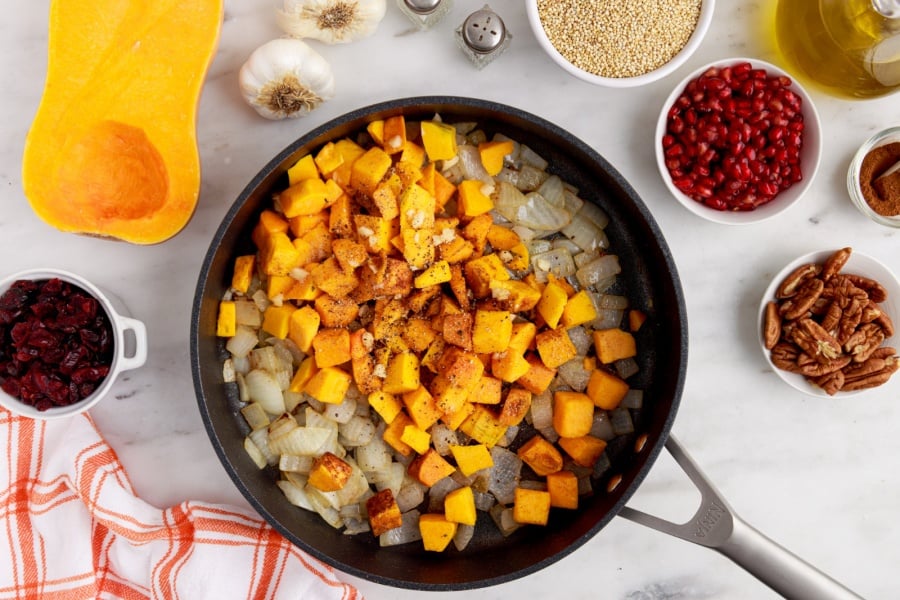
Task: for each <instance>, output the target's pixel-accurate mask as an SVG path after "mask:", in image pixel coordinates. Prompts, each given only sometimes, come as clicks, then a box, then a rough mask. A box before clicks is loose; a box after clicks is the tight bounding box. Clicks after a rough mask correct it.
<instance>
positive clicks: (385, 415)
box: [368, 390, 403, 435]
mask: <svg viewBox="0 0 900 600" xmlns="http://www.w3.org/2000/svg"><path fill="white" fill-rule="evenodd" d="M368 400H369V406H371V407H372V408H373V409H374V410H375V412H377V413H378V415H379V416H380V417H381V418H382V419H383V420H384V422H385V423H387V424H390V423H391V422H392V421H393V420H394V418H395V417H396V416H397V415H398V414H399V413H400V411H402V410H403V403H402V402H401V401H400V399H399V398H397V397H396V396H395V395H394V394H389V393H387V392H385V391H384V390H378V391H375V392H371V393H370V394H369V395H368ZM401 435H402V434H401Z"/></svg>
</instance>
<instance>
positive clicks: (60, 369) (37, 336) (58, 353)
mask: <svg viewBox="0 0 900 600" xmlns="http://www.w3.org/2000/svg"><path fill="white" fill-rule="evenodd" d="M112 340H113V336H112V326H111V324H110V321H109V318H108V316H107V315H106V313H105V312H104V311H103V310H102V308H101V307H100V304H99V303H98V302H97V300H96V299H95V298H93V297H92V296H90V295H89V294H88V293H87V292H85V291H84V290H82V289H81V288H79V287H77V286H75V285H72V284H70V283H68V282H65V281H63V280H61V279H59V278H51V279H47V280H43V281H29V280H19V281H16V282H14V283H13V284H12V285H11V286H10V288H9V289H8V290H7V291H6V292H4V293H3V295H2V296H0V389H3V391H4V392H6V393H7V394H9V395H10V396H14V397H16V398H18V399H20V400H21V401H23V402H25V403H26V404H30V405H31V406H33V407H35V408H36V409H37V410H41V411H42V410H47V409H48V408H52V407H54V406H67V405H70V404H73V403H75V402H78V401H80V400H83V399H84V398H86V397H87V396H89V395H91V394H92V393H93V392H94V390H96V389H97V387H99V385H100V384H101V383H102V382H103V380H104V379H105V378H106V377H107V375H108V374H109V369H110V365H111V364H112V352H113V348H112Z"/></svg>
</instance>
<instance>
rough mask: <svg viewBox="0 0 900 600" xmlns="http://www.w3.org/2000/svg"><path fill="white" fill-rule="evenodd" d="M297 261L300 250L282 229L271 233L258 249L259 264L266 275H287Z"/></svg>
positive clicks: (296, 264) (298, 261)
mask: <svg viewBox="0 0 900 600" xmlns="http://www.w3.org/2000/svg"><path fill="white" fill-rule="evenodd" d="M299 263H300V252H299V251H298V250H297V248H295V247H294V243H293V242H292V241H291V238H290V237H288V234H287V233H285V232H283V231H277V232H275V233H272V234H271V235H270V236H269V238H268V242H267V243H266V244H265V245H264V246H263V247H262V248H261V249H260V266H261V267H262V269H263V272H264V273H265V274H266V275H288V274H289V273H290V272H291V270H293V269H294V268H296V267H299V266H300V264H299Z"/></svg>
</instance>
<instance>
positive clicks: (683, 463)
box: [619, 435, 861, 600]
mask: <svg viewBox="0 0 900 600" xmlns="http://www.w3.org/2000/svg"><path fill="white" fill-rule="evenodd" d="M666 449H667V450H668V451H669V453H670V454H671V455H672V457H673V458H674V459H675V461H676V462H677V463H678V465H679V466H680V467H681V468H682V469H683V470H684V472H685V473H686V474H687V475H688V477H690V479H691V481H692V482H693V483H694V485H695V486H696V488H697V490H698V491H699V492H700V495H701V501H700V508H698V509H697V512H696V513H695V514H694V516H693V517H692V518H691V519H689V520H688V521H687V522H686V523H683V524H680V525H679V524H676V523H672V522H670V521H666V520H665V519H661V518H659V517H655V516H653V515H649V514H647V513H644V512H641V511H639V510H636V509H633V508H630V507H627V506H626V507H624V508H623V509H622V510H621V511H620V512H619V514H620V515H621V516H623V517H625V518H626V519H628V520H630V521H634V522H635V523H640V524H641V525H645V526H647V527H650V528H652V529H656V530H657V531H661V532H663V533H667V534H669V535H672V536H675V537H678V538H681V539H683V540H687V541H689V542H692V543H694V544H699V545H701V546H706V547H708V548H712V549H714V550H716V551H718V552H720V553H721V554H723V555H725V556H726V557H728V558H730V559H731V560H732V561H734V562H735V563H736V564H738V565H739V566H741V567H743V568H744V569H745V570H746V571H747V572H748V573H750V574H751V575H753V576H754V577H756V578H757V579H759V580H760V581H762V582H763V583H765V584H766V585H768V586H769V587H770V588H772V589H773V590H775V591H776V592H778V593H779V594H781V595H782V596H784V597H785V598H791V599H792V600H848V599H856V600H861V596H858V595H857V594H855V593H853V592H852V591H850V590H849V589H847V588H846V587H844V586H843V585H841V584H840V583H838V582H837V581H835V580H834V579H832V578H831V577H829V576H828V575H826V574H825V573H823V572H821V571H819V570H818V569H816V568H815V567H813V566H812V565H810V564H809V563H807V562H805V561H803V560H802V559H800V558H799V557H797V556H796V555H795V554H793V553H791V552H790V551H788V550H787V549H785V548H783V547H782V546H780V545H778V544H777V543H775V542H774V541H772V540H771V539H769V538H768V537H766V536H765V535H763V534H762V533H760V532H759V531H757V530H756V529H754V528H753V527H752V526H750V525H749V524H748V523H747V522H745V521H744V520H742V519H741V518H740V517H739V516H738V515H737V514H736V513H735V512H734V511H733V510H732V509H731V507H730V506H729V505H728V503H727V502H726V501H725V499H724V498H723V497H722V495H721V494H720V493H719V492H718V490H716V488H715V487H714V486H713V485H712V483H711V482H710V481H709V480H708V479H707V478H706V475H704V474H703V472H702V471H700V469H699V468H698V467H697V464H696V463H695V462H694V461H693V459H691V457H690V456H689V455H688V453H687V452H686V451H685V450H684V448H683V447H682V446H681V444H679V443H678V441H677V440H676V439H675V438H674V437H673V436H672V435H670V436H669V438H668V441H667V442H666Z"/></svg>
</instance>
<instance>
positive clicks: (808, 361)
mask: <svg viewBox="0 0 900 600" xmlns="http://www.w3.org/2000/svg"><path fill="white" fill-rule="evenodd" d="M850 360H851V359H850V357H849V356H847V355H846V354H842V355H841V356H839V357H837V358H833V359H831V360H828V361H825V362H821V361H818V360H816V359H814V358H812V357H811V356H809V355H808V354H806V353H805V352H804V353H803V354H801V355H800V357H799V358H798V359H797V373H800V374H801V375H805V376H806V377H807V378H810V379H814V378H816V377H821V376H823V375H828V374H829V373H834V372H835V371H841V370H843V369H844V368H845V367H846V366H847V365H849V364H850Z"/></svg>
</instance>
